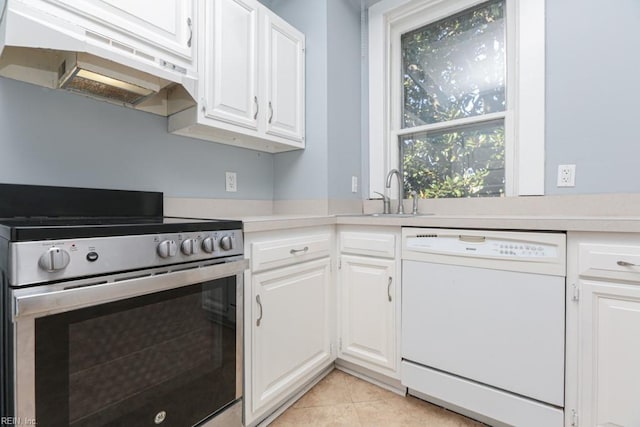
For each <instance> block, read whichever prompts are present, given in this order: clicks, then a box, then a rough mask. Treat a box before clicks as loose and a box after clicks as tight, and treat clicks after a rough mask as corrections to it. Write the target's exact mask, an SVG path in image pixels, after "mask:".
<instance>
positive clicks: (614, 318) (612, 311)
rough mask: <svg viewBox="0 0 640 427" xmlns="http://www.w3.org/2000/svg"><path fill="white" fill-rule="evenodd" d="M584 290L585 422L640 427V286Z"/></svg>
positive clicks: (588, 285)
mask: <svg viewBox="0 0 640 427" xmlns="http://www.w3.org/2000/svg"><path fill="white" fill-rule="evenodd" d="M580 288H581V290H582V298H581V299H582V301H581V307H580V326H581V328H582V329H581V331H580V340H581V345H580V352H581V355H580V359H579V364H580V366H581V368H580V379H579V380H580V384H581V386H580V391H581V392H582V395H581V397H580V408H581V412H582V414H581V418H582V419H581V424H582V425H586V426H625V427H626V426H640V404H639V401H638V399H639V397H640V340H639V337H640V284H635V285H627V284H622V283H606V282H598V281H590V280H581V281H580Z"/></svg>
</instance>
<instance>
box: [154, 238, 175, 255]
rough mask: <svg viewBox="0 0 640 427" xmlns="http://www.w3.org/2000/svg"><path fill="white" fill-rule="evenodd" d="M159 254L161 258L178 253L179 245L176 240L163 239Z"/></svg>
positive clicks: (159, 245) (159, 246)
mask: <svg viewBox="0 0 640 427" xmlns="http://www.w3.org/2000/svg"><path fill="white" fill-rule="evenodd" d="M157 250H158V255H159V256H160V258H169V257H172V256H175V255H176V252H177V251H178V246H177V245H176V242H175V240H163V241H162V242H160V244H158V249H157Z"/></svg>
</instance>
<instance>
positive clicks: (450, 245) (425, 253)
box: [402, 227, 566, 274]
mask: <svg viewBox="0 0 640 427" xmlns="http://www.w3.org/2000/svg"><path fill="white" fill-rule="evenodd" d="M402 259H407V260H416V261H428V262H437V263H443V264H459V265H468V266H481V267H486V268H495V269H506V270H511V269H515V270H517V271H530V272H540V273H549V272H551V273H552V274H564V271H565V268H566V235H565V234H564V233H539V232H526V231H522V232H521V231H517V232H514V231H495V230H457V229H435V228H430V229H427V228H412V227H404V228H403V229H402Z"/></svg>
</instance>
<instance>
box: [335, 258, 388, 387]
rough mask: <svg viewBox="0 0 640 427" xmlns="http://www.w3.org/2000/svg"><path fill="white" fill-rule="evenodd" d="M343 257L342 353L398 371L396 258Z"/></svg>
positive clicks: (373, 366)
mask: <svg viewBox="0 0 640 427" xmlns="http://www.w3.org/2000/svg"><path fill="white" fill-rule="evenodd" d="M340 258H341V267H340V282H339V283H340V284H339V286H340V290H339V293H340V294H339V295H340V329H341V330H340V346H339V356H340V358H341V359H344V360H347V361H351V362H354V363H357V364H360V365H363V366H365V367H368V368H370V369H373V370H377V371H379V372H382V373H385V374H387V375H389V374H390V373H392V372H395V371H397V366H396V363H397V361H396V335H397V334H396V320H395V319H396V305H397V303H398V302H397V301H396V292H395V289H396V286H398V283H396V274H395V260H387V259H380V258H368V257H359V256H352V255H341V257H340ZM363 362H364V363H363ZM380 368H383V369H382V370H381V369H380Z"/></svg>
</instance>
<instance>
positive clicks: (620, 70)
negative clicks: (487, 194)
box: [545, 0, 640, 194]
mask: <svg viewBox="0 0 640 427" xmlns="http://www.w3.org/2000/svg"><path fill="white" fill-rule="evenodd" d="M546 8H547V28H546V31H547V33H546V37H547V52H546V61H547V64H546V66H547V72H546V85H547V92H546V144H545V146H546V148H545V150H546V155H545V158H546V171H545V181H546V184H545V193H546V194H578V193H580V194H586V193H631V192H635V193H637V192H639V191H640V184H639V183H638V177H639V174H638V159H640V144H638V142H637V139H638V137H637V133H638V101H637V100H638V95H640V78H638V69H640V26H639V25H638V24H639V23H640V1H638V0H620V1H615V2H607V3H604V2H601V1H598V0H563V1H547V2H546ZM560 164H575V165H576V186H575V187H574V188H558V187H556V182H557V179H556V177H557V172H558V165H560Z"/></svg>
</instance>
